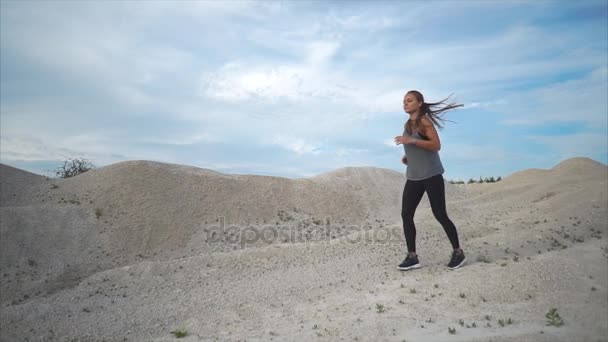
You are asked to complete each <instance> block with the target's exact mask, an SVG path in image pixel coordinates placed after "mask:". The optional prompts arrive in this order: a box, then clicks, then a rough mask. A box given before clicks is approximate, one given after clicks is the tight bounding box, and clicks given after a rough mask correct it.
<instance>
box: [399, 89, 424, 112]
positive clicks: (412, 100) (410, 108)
mask: <svg viewBox="0 0 608 342" xmlns="http://www.w3.org/2000/svg"><path fill="white" fill-rule="evenodd" d="M420 106H422V103H420V102H419V101H418V99H416V96H414V94H405V96H404V97H403V110H404V111H405V112H406V113H408V114H412V113H416V111H418V109H420Z"/></svg>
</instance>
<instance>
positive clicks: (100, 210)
mask: <svg viewBox="0 0 608 342" xmlns="http://www.w3.org/2000/svg"><path fill="white" fill-rule="evenodd" d="M102 214H103V209H101V208H95V216H96V217H97V219H98V220H99V218H100V217H101V215H102Z"/></svg>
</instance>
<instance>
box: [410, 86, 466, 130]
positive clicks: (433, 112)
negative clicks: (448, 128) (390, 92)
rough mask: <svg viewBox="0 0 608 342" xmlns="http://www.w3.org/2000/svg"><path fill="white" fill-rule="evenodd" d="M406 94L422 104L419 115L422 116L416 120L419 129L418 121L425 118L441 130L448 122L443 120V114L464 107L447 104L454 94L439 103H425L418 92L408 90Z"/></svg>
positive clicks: (453, 103) (454, 103)
mask: <svg viewBox="0 0 608 342" xmlns="http://www.w3.org/2000/svg"><path fill="white" fill-rule="evenodd" d="M407 93H408V94H412V95H414V96H415V97H416V100H418V102H422V106H421V107H420V113H421V114H422V115H418V117H417V118H416V126H417V127H420V120H421V119H422V117H423V116H426V117H428V118H429V120H431V121H432V122H433V124H435V125H436V126H437V127H439V128H440V129H441V128H443V124H444V123H445V122H446V121H450V120H447V119H445V118H443V114H445V112H447V111H449V110H451V109H454V108H458V107H464V105H463V104H457V103H456V102H449V103H448V102H447V101H448V100H449V98H450V97H452V95H454V94H451V95H450V96H448V97H446V98H445V99H443V100H441V101H439V102H432V103H426V102H424V96H422V93H420V92H419V91H417V90H410V91H408V92H407ZM450 122H451V121H450ZM408 128H409V127H408ZM408 131H409V132H410V133H411V129H409V130H408Z"/></svg>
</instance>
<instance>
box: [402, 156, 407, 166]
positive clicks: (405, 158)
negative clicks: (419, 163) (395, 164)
mask: <svg viewBox="0 0 608 342" xmlns="http://www.w3.org/2000/svg"><path fill="white" fill-rule="evenodd" d="M401 162H402V163H403V164H405V165H407V156H403V157H401Z"/></svg>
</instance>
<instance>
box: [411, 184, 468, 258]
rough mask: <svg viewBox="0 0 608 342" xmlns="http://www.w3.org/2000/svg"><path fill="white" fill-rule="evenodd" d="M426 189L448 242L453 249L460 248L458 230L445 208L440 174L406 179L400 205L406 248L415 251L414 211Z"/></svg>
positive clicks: (443, 188) (443, 189) (434, 213)
mask: <svg viewBox="0 0 608 342" xmlns="http://www.w3.org/2000/svg"><path fill="white" fill-rule="evenodd" d="M425 191H426V193H427V196H428V197H429V202H430V203H431V209H432V210H433V215H435V218H436V219H437V221H439V223H441V225H442V226H443V229H444V230H445V232H446V233H447V234H448V238H449V239H450V243H451V244H452V247H454V249H457V248H460V244H459V243H458V232H457V231H456V226H454V223H453V222H452V221H451V220H450V218H449V217H448V214H447V212H446V209H445V184H444V183H443V176H442V175H441V174H439V175H437V176H433V177H431V178H427V179H423V180H419V181H413V180H407V182H405V188H404V189H403V200H402V204H401V205H402V207H401V218H402V219H403V233H404V234H405V242H406V243H407V249H408V251H409V252H411V253H415V252H416V226H415V225H414V213H415V212H416V208H417V207H418V204H420V200H421V199H422V195H424V192H425Z"/></svg>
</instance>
